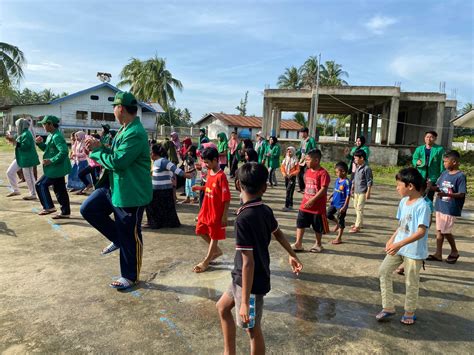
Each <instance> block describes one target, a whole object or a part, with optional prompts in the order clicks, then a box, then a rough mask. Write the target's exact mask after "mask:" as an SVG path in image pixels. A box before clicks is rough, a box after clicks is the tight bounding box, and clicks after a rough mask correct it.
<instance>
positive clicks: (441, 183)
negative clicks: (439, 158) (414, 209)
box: [435, 170, 467, 216]
mask: <svg viewBox="0 0 474 355" xmlns="http://www.w3.org/2000/svg"><path fill="white" fill-rule="evenodd" d="M436 185H438V187H439V189H440V190H441V191H442V192H445V193H458V192H460V193H464V194H465V193H467V188H466V175H464V173H463V172H462V171H458V172H457V173H456V174H452V175H451V174H450V173H449V171H447V170H445V171H443V172H442V173H441V175H440V177H439V178H438V181H437V182H436ZM464 200H465V197H464V198H452V197H448V196H444V197H441V198H439V197H438V198H436V202H435V209H436V211H438V212H441V213H443V214H447V215H450V216H460V215H461V212H462V207H463V206H464Z"/></svg>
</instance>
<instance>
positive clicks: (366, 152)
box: [346, 144, 370, 168]
mask: <svg viewBox="0 0 474 355" xmlns="http://www.w3.org/2000/svg"><path fill="white" fill-rule="evenodd" d="M358 149H360V150H363V151H364V152H365V155H366V159H365V163H366V164H367V165H369V157H370V149H369V147H368V146H366V145H365V144H364V145H363V146H362V147H358V146H355V147H352V149H351V152H350V153H349V154H348V155H347V157H346V158H347V161H348V163H349V165H350V164H352V160H353V159H354V153H355V151H356V150H358ZM349 168H350V167H349Z"/></svg>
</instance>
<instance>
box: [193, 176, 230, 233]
mask: <svg viewBox="0 0 474 355" xmlns="http://www.w3.org/2000/svg"><path fill="white" fill-rule="evenodd" d="M204 189H205V190H204V200H203V202H202V207H201V211H199V215H198V220H199V221H200V222H201V223H204V224H207V225H216V224H217V225H220V224H221V220H222V215H223V214H224V203H225V202H228V201H230V190H229V183H228V182H227V178H226V176H225V173H224V172H223V171H222V170H219V172H218V173H217V174H215V175H213V172H212V171H208V173H207V181H206V184H205V185H204Z"/></svg>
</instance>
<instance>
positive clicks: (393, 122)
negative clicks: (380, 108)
mask: <svg viewBox="0 0 474 355" xmlns="http://www.w3.org/2000/svg"><path fill="white" fill-rule="evenodd" d="M399 104H400V98H399V97H397V96H392V99H391V100H390V116H389V121H388V142H387V144H388V145H390V144H395V143H396V139H397V125H398V108H399Z"/></svg>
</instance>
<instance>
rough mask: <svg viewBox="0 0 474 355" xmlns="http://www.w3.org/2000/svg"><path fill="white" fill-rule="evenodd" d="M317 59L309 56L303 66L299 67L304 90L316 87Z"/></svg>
mask: <svg viewBox="0 0 474 355" xmlns="http://www.w3.org/2000/svg"><path fill="white" fill-rule="evenodd" d="M318 68H319V65H318V58H316V57H315V56H311V57H309V58H308V59H306V61H305V62H304V64H303V65H302V66H301V67H300V69H299V70H300V73H301V82H302V85H303V87H304V88H305V89H306V88H307V89H312V88H315V87H316V77H317V75H318Z"/></svg>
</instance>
